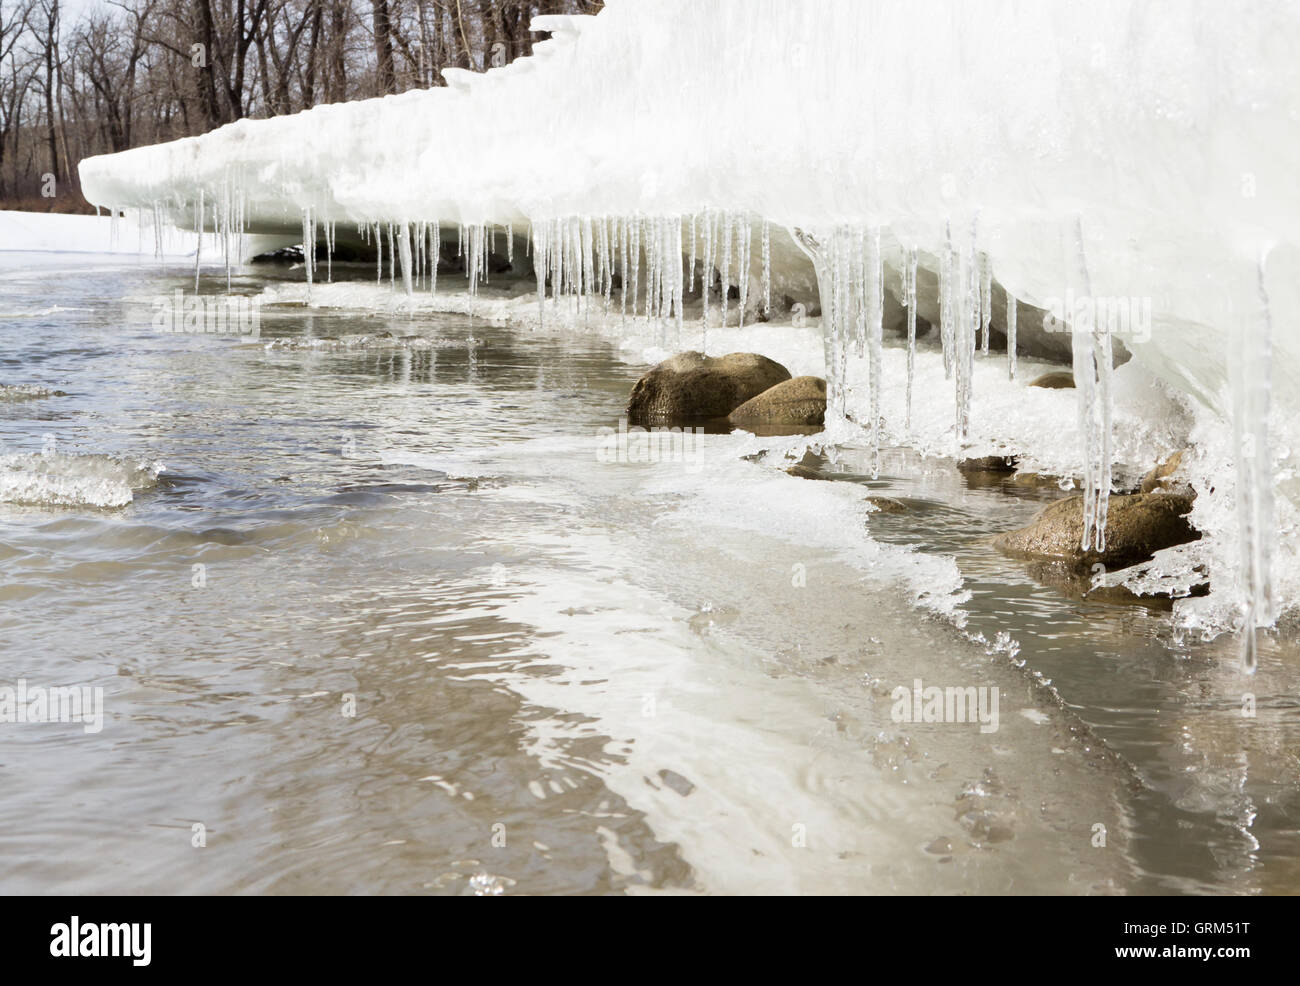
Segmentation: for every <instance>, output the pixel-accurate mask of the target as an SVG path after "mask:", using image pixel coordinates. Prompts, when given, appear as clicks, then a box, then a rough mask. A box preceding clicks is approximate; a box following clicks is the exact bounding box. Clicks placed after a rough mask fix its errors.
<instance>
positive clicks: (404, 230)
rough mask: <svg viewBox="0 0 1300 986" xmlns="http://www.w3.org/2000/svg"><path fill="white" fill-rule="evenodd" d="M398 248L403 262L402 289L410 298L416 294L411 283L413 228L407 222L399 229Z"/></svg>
mask: <svg viewBox="0 0 1300 986" xmlns="http://www.w3.org/2000/svg"><path fill="white" fill-rule="evenodd" d="M397 248H398V250H399V251H400V253H401V260H402V287H403V288H405V289H406V296H407V297H408V298H410V297H411V296H412V295H413V294H414V293H415V292H414V290H413V288H412V283H411V282H412V276H411V275H412V269H411V226H410V224H409V223H407V222H403V223H402V224H401V226H400V227H399V228H398V233H397Z"/></svg>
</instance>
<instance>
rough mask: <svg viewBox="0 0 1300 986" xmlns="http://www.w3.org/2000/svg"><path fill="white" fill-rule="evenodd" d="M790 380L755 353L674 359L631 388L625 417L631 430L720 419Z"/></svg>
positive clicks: (778, 366)
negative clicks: (655, 425)
mask: <svg viewBox="0 0 1300 986" xmlns="http://www.w3.org/2000/svg"><path fill="white" fill-rule="evenodd" d="M789 379H790V371H789V370H787V369H786V368H785V367H784V366H782V365H781V364H780V363H777V362H774V361H773V360H770V359H768V358H767V357H766V356H759V355H758V354H757V353H728V354H727V355H726V356H705V355H703V354H702V353H697V352H687V353H678V354H677V355H676V356H673V357H671V358H669V359H666V360H664V361H663V362H662V363H660V364H659V365H658V366H656V367H654V368H653V369H652V370H650V372H649V373H647V374H646V375H645V376H643V377H642V378H641V379H640V380H638V381H637V382H636V386H635V387H633V388H632V396H631V397H630V398H629V399H628V402H627V416H628V420H629V421H630V422H631V423H632V424H662V423H666V422H670V421H707V420H709V419H712V418H725V417H726V416H727V415H728V414H730V413H731V412H732V411H734V410H735V409H736V408H738V407H740V405H742V404H744V403H745V402H746V401H747V400H749V399H750V398H751V397H757V396H758V395H759V394H761V393H763V391H765V390H767V389H769V388H770V387H773V386H775V385H776V384H778V383H781V382H782V381H784V380H789Z"/></svg>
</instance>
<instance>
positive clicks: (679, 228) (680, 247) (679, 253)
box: [673, 216, 694, 349]
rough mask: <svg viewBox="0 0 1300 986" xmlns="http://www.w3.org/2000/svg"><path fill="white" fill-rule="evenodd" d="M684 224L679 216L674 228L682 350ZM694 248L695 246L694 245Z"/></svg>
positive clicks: (679, 330) (684, 281)
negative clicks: (675, 234)
mask: <svg viewBox="0 0 1300 986" xmlns="http://www.w3.org/2000/svg"><path fill="white" fill-rule="evenodd" d="M683 223H684V221H683V219H682V217H681V216H678V217H677V222H676V223H674V226H675V227H676V233H677V242H676V245H675V247H674V253H673V256H674V257H675V258H676V261H675V263H674V264H673V270H674V271H675V272H676V285H675V287H676V299H675V300H676V305H677V348H678V349H681V347H682V324H683V321H684V313H683V312H682V306H683V303H684V298H685V293H686V292H685V285H686V278H685V276H684V275H683V273H682V257H683V255H684V253H685V250H684V246H685V245H684V244H683V243H682V233H683ZM692 246H694V244H692ZM691 269H692V271H693V270H694V264H692V265H691Z"/></svg>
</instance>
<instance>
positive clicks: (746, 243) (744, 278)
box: [738, 215, 753, 329]
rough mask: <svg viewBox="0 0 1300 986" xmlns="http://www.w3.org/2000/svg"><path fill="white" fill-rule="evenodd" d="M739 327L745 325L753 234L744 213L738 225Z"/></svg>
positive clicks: (747, 217)
mask: <svg viewBox="0 0 1300 986" xmlns="http://www.w3.org/2000/svg"><path fill="white" fill-rule="evenodd" d="M740 232H741V235H740V270H739V271H738V273H739V275H740V328H742V329H743V328H744V327H745V305H746V304H747V303H748V301H749V247H750V238H751V237H752V236H753V227H752V226H751V225H750V222H749V216H748V215H745V216H744V217H743V219H742V225H741V227H740Z"/></svg>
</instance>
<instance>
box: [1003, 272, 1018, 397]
mask: <svg viewBox="0 0 1300 986" xmlns="http://www.w3.org/2000/svg"><path fill="white" fill-rule="evenodd" d="M1003 291H1004V292H1005V293H1006V296H1007V379H1008V380H1014V379H1015V378H1016V296H1015V295H1013V294H1012V293H1011V292H1010V291H1007V290H1006V289H1005V288H1004V289H1003Z"/></svg>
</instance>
